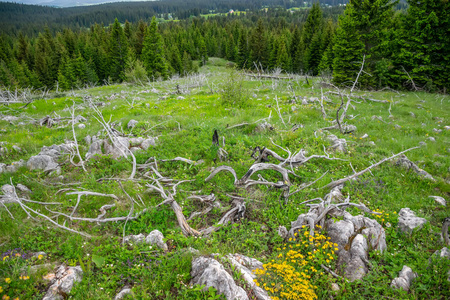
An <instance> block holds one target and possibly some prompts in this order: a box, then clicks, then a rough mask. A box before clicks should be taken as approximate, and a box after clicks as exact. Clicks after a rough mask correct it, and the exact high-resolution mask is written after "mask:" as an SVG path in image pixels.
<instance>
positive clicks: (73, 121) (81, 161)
mask: <svg viewBox="0 0 450 300" xmlns="http://www.w3.org/2000/svg"><path fill="white" fill-rule="evenodd" d="M71 115H72V134H73V141H74V143H75V150H76V152H77V156H78V159H79V160H80V162H79V163H78V164H75V163H74V162H73V159H72V157H71V158H70V162H71V163H72V164H73V165H75V166H79V165H81V167H82V168H83V171H84V172H85V173H87V170H86V167H85V166H84V161H83V158H81V154H80V149H79V148H78V141H77V135H76V134H75V102H73V105H72V111H71Z"/></svg>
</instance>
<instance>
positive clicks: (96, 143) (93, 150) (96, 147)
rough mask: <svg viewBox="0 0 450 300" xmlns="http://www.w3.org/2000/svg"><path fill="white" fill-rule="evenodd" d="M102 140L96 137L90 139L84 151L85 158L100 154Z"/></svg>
mask: <svg viewBox="0 0 450 300" xmlns="http://www.w3.org/2000/svg"><path fill="white" fill-rule="evenodd" d="M102 146H103V140H98V139H97V138H95V137H94V138H93V139H92V144H91V145H90V146H89V150H88V152H87V153H86V159H91V158H92V157H94V155H102V154H103V152H102Z"/></svg>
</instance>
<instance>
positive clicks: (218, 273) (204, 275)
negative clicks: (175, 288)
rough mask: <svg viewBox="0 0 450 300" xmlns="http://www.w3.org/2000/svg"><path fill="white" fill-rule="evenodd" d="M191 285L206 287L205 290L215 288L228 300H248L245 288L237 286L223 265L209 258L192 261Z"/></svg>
mask: <svg viewBox="0 0 450 300" xmlns="http://www.w3.org/2000/svg"><path fill="white" fill-rule="evenodd" d="M191 276H192V280H191V284H198V285H205V288H204V290H205V291H206V290H208V288H209V287H211V286H212V287H213V288H215V289H216V290H217V292H218V293H219V294H221V295H224V296H225V297H226V298H227V300H248V296H247V293H246V292H245V291H244V289H243V288H241V287H239V286H237V285H236V283H235V282H234V280H233V277H231V275H230V274H228V273H227V271H225V269H224V267H223V265H222V264H221V263H219V262H218V261H217V260H215V259H213V258H209V257H203V256H201V257H198V258H195V259H194V260H192V270H191Z"/></svg>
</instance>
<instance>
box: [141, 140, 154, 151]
mask: <svg viewBox="0 0 450 300" xmlns="http://www.w3.org/2000/svg"><path fill="white" fill-rule="evenodd" d="M150 146H153V147H154V146H156V142H155V138H148V139H145V140H144V141H143V142H142V143H141V148H142V149H144V150H147V149H148V148H150Z"/></svg>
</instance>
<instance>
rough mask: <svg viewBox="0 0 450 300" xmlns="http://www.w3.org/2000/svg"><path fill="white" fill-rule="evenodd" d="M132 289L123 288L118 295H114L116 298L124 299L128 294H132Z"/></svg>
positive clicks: (118, 299) (117, 299) (116, 299)
mask: <svg viewBox="0 0 450 300" xmlns="http://www.w3.org/2000/svg"><path fill="white" fill-rule="evenodd" d="M131 293H132V291H131V289H130V288H123V289H122V290H121V291H120V292H119V293H118V294H117V295H116V297H114V300H122V299H123V298H125V296H126V295H129V294H131Z"/></svg>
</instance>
